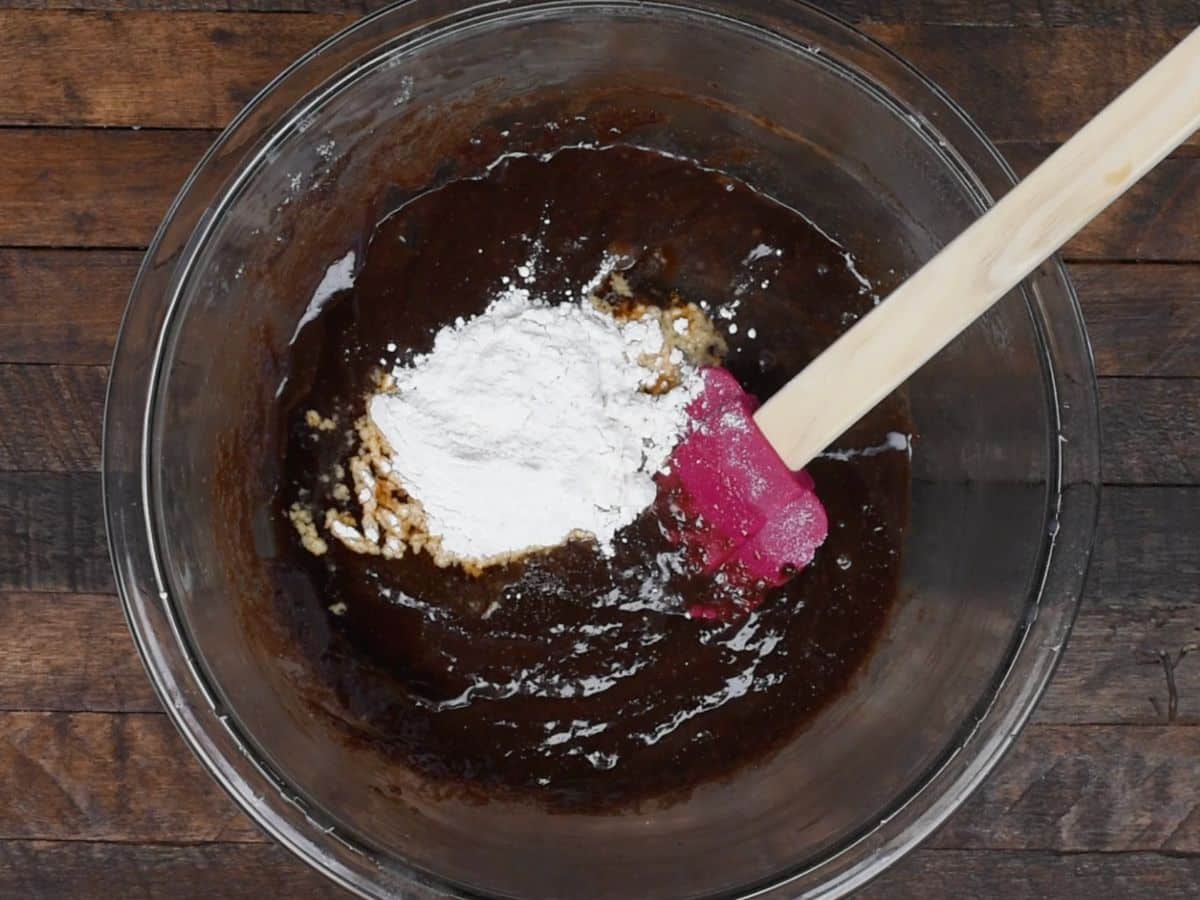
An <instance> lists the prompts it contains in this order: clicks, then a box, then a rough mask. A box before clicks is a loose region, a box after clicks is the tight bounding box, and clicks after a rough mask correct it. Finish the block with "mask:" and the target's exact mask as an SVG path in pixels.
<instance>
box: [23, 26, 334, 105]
mask: <svg viewBox="0 0 1200 900" xmlns="http://www.w3.org/2000/svg"><path fill="white" fill-rule="evenodd" d="M354 18H356V17H355V16H336V15H335V16H320V15H312V16H274V15H263V14H258V13H237V14H221V13H217V14H213V13H189V14H186V15H173V16H166V15H161V14H158V13H139V12H129V13H66V12H32V11H22V12H13V11H7V12H0V70H3V71H4V72H5V73H6V78H5V86H6V89H5V90H4V92H3V93H0V123H2V124H7V125H108V126H111V125H141V126H156V127H161V128H221V127H224V126H225V125H226V124H227V123H228V122H229V120H230V119H232V118H233V116H234V115H235V114H236V113H237V111H238V110H239V109H241V108H242V107H243V106H245V104H246V103H247V102H248V101H249V100H250V98H251V97H253V96H254V95H255V93H257V92H258V90H259V88H261V87H262V86H263V85H265V84H266V83H267V82H268V81H270V80H271V79H272V78H273V77H274V76H275V75H276V74H278V73H279V72H280V71H281V70H282V69H283V68H284V67H286V66H287V65H288V64H290V63H291V62H292V61H293V60H295V59H296V58H297V57H299V56H300V55H302V54H303V53H304V52H305V51H307V50H309V49H310V48H311V47H313V46H314V45H316V44H317V43H319V42H320V41H321V40H323V39H324V38H326V37H328V36H329V35H330V34H332V33H333V32H335V31H337V30H338V29H339V28H342V27H343V26H345V25H348V24H349V23H350V22H351V21H353V20H354ZM49 72H52V73H54V77H53V78H47V77H46V73H49Z"/></svg>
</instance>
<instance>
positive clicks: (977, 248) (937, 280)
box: [754, 28, 1200, 469]
mask: <svg viewBox="0 0 1200 900" xmlns="http://www.w3.org/2000/svg"><path fill="white" fill-rule="evenodd" d="M1197 128H1200V28H1198V29H1196V31H1193V32H1192V33H1191V34H1190V35H1189V36H1188V37H1187V38H1185V39H1184V40H1183V42H1182V43H1181V44H1180V45H1179V46H1178V47H1176V48H1175V49H1174V50H1172V51H1171V52H1170V53H1169V54H1168V55H1167V56H1166V57H1164V58H1163V59H1162V60H1161V61H1160V62H1159V63H1158V64H1157V65H1156V66H1155V67H1154V68H1153V69H1151V70H1150V71H1149V72H1147V73H1146V74H1145V75H1143V76H1142V78H1141V79H1139V80H1138V81H1137V83H1135V84H1134V85H1133V86H1132V87H1130V88H1129V89H1128V90H1127V91H1125V93H1124V94H1122V95H1121V96H1120V97H1118V98H1117V99H1116V100H1115V101H1113V103H1112V104H1111V105H1110V106H1108V108H1106V109H1105V110H1104V111H1103V112H1102V113H1100V115H1098V116H1096V118H1094V119H1093V120H1092V121H1091V122H1089V123H1088V124H1087V125H1086V126H1084V128H1083V130H1082V131H1080V132H1079V133H1078V134H1076V135H1075V136H1074V137H1073V138H1071V140H1069V141H1068V142H1067V143H1066V144H1064V145H1063V146H1062V147H1061V148H1060V149H1059V150H1058V151H1057V152H1056V153H1055V154H1054V155H1053V156H1051V157H1050V158H1049V159H1047V160H1046V161H1045V162H1044V163H1042V165H1041V166H1039V167H1038V168H1037V169H1036V170H1035V171H1034V172H1033V174H1031V175H1030V176H1029V177H1028V178H1026V179H1025V180H1024V181H1022V182H1021V183H1020V184H1019V185H1017V186H1016V187H1015V188H1013V189H1012V191H1010V192H1009V193H1008V194H1007V195H1006V196H1005V197H1004V198H1003V199H1002V200H1001V201H1000V202H999V203H997V204H996V205H995V206H994V207H993V208H992V209H991V210H990V211H989V212H988V213H987V214H986V215H984V216H983V217H982V218H980V219H979V220H978V221H977V222H975V223H974V224H973V225H971V226H970V227H969V228H968V229H967V230H966V231H964V232H963V233H962V234H961V235H959V237H958V238H956V239H955V240H954V241H953V242H952V243H950V244H949V245H948V246H947V247H946V248H945V249H943V250H942V252H941V253H939V254H938V255H937V256H935V257H934V258H933V259H932V260H930V261H929V262H928V263H926V265H925V266H924V267H922V268H921V270H920V271H918V272H917V273H916V274H915V275H913V276H912V278H910V279H909V280H908V281H906V282H905V283H904V284H903V285H902V286H901V287H899V288H898V289H897V290H896V291H895V292H894V293H892V294H891V296H889V297H888V298H887V299H886V300H885V301H884V302H883V303H881V304H880V305H879V306H877V307H876V308H875V309H873V310H872V311H871V312H870V313H868V314H867V315H866V316H864V317H863V318H862V319H860V320H859V321H858V322H857V323H856V324H855V325H854V327H852V328H851V329H850V330H849V331H847V332H846V333H845V334H844V335H842V337H840V338H839V339H838V340H837V341H835V342H834V343H833V344H832V345H831V346H830V347H829V348H828V349H827V350H826V351H825V352H824V353H822V354H821V355H820V356H819V357H817V359H816V360H814V361H813V362H812V363H811V364H810V365H809V366H808V367H807V368H805V369H804V371H802V372H801V373H800V374H799V375H797V376H796V377H795V378H793V379H792V380H791V381H790V382H788V384H787V385H786V386H784V388H783V390H781V391H780V392H779V393H777V394H776V395H775V396H774V397H772V398H771V399H770V400H768V401H767V402H766V403H765V404H764V405H763V406H762V407H761V408H760V409H759V410H758V412H757V414H756V415H755V417H754V418H755V422H756V423H757V424H758V426H759V427H760V428H761V429H762V430H763V432H764V433H765V434H766V436H767V439H768V440H769V441H770V442H771V444H772V445H773V446H774V447H775V449H776V450H777V451H778V452H779V455H780V456H782V457H783V459H784V461H785V462H786V463H787V464H788V466H789V467H790V468H792V469H800V468H802V467H803V466H805V465H806V464H807V463H808V462H809V461H810V460H811V459H812V458H813V457H815V456H816V455H817V454H818V453H820V452H821V451H822V450H823V449H825V447H827V446H828V445H829V444H830V443H831V442H832V441H834V440H835V439H836V438H837V437H839V436H840V435H841V434H842V433H843V432H844V431H845V430H846V429H847V428H849V427H850V426H851V425H853V424H854V423H855V422H856V421H858V419H860V418H861V417H862V416H863V415H864V414H865V413H867V412H868V411H870V410H871V408H872V407H874V406H875V404H877V403H878V402H879V401H880V400H882V399H883V398H884V397H885V396H887V395H888V394H889V393H890V392H891V391H892V390H894V389H895V388H896V387H898V386H899V385H900V384H902V383H903V382H904V380H905V379H906V378H908V376H909V375H911V374H912V373H913V372H915V371H916V370H917V369H918V368H920V367H921V366H922V365H923V364H924V363H925V362H926V361H927V360H928V359H929V358H930V357H931V356H933V355H934V354H935V353H937V352H938V351H939V350H941V349H942V348H943V347H944V346H946V344H948V343H949V342H950V341H951V340H952V339H953V338H954V337H956V336H957V335H958V334H959V333H961V332H962V331H963V330H964V329H966V327H967V326H968V325H970V324H971V323H972V322H974V321H975V320H976V319H977V318H979V317H980V316H981V315H982V314H983V313H984V312H985V311H986V310H987V309H988V308H990V307H991V306H992V304H994V303H995V302H996V301H997V300H999V299H1000V298H1001V297H1003V296H1004V295H1005V294H1007V293H1008V292H1009V291H1010V290H1011V289H1012V288H1014V287H1016V286H1017V285H1018V284H1020V282H1021V280H1022V279H1024V278H1025V277H1026V276H1027V275H1029V273H1030V272H1032V271H1033V270H1034V269H1035V268H1037V266H1038V265H1040V264H1041V263H1042V262H1043V261H1044V260H1045V259H1047V258H1048V257H1049V256H1050V255H1051V254H1053V253H1054V252H1055V251H1056V250H1058V249H1059V248H1060V247H1062V246H1063V244H1065V243H1066V242H1067V241H1068V240H1070V239H1071V238H1072V237H1073V236H1074V235H1075V234H1076V233H1077V232H1078V231H1079V230H1080V229H1081V228H1083V226H1084V225H1086V224H1087V223H1088V222H1090V221H1091V220H1092V219H1093V218H1095V217H1096V216H1097V215H1098V214H1099V213H1100V212H1101V211H1102V210H1103V209H1104V208H1105V207H1107V206H1108V205H1109V204H1110V203H1112V202H1113V200H1115V199H1116V198H1117V197H1119V196H1121V194H1123V193H1125V191H1126V190H1128V188H1129V187H1130V186H1131V185H1132V184H1133V183H1134V182H1136V181H1137V180H1138V179H1140V178H1141V177H1142V176H1143V175H1144V174H1146V172H1147V171H1149V170H1150V169H1151V168H1153V167H1154V166H1155V165H1157V164H1158V162H1159V161H1160V160H1162V159H1163V157H1165V156H1166V155H1167V154H1168V153H1170V152H1171V151H1172V150H1174V149H1175V148H1176V147H1178V146H1179V145H1180V144H1182V143H1183V142H1184V141H1185V140H1186V139H1187V138H1188V136H1189V135H1191V134H1192V133H1193V132H1195V131H1196V130H1197ZM1198 214H1200V211H1198Z"/></svg>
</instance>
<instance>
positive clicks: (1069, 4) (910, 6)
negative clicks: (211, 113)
mask: <svg viewBox="0 0 1200 900" xmlns="http://www.w3.org/2000/svg"><path fill="white" fill-rule="evenodd" d="M813 2H815V3H816V5H817V6H820V7H821V8H823V9H825V10H828V11H829V12H831V13H833V14H834V15H837V16H840V17H842V18H843V19H846V20H848V21H850V22H853V23H858V24H862V23H903V24H910V25H911V24H934V25H992V26H995V25H1003V26H1063V25H1086V26H1097V25H1102V26H1127V27H1135V28H1164V27H1172V26H1182V25H1191V24H1195V23H1196V22H1197V18H1198V16H1197V12H1196V7H1195V4H1194V3H1193V2H1192V0H1138V2H1131V0H813ZM386 5H387V0H0V9H31V10H48V9H83V10H113V11H118V10H204V11H214V12H216V11H232V12H332V13H365V12H370V11H372V10H375V9H379V8H381V7H383V6H386Z"/></svg>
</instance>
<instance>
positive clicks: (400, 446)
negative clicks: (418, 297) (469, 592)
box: [368, 289, 702, 562]
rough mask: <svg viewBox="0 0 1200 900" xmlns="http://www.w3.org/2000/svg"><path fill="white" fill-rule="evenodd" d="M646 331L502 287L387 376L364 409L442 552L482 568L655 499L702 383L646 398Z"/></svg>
mask: <svg viewBox="0 0 1200 900" xmlns="http://www.w3.org/2000/svg"><path fill="white" fill-rule="evenodd" d="M662 348H663V333H662V329H661V326H660V324H659V322H658V321H657V320H655V319H652V318H643V319H637V320H633V321H626V322H621V321H618V320H616V319H614V318H613V317H612V316H610V315H609V314H607V313H605V312H602V311H600V310H598V309H596V308H595V307H593V306H592V305H591V304H588V303H574V302H567V303H561V304H557V305H551V304H548V303H544V302H540V301H538V300H536V299H531V298H530V296H529V294H528V293H527V292H526V291H525V290H520V289H517V290H510V291H508V292H506V293H505V294H502V295H501V296H499V297H498V298H497V299H496V300H494V301H493V302H492V303H491V305H490V306H489V307H488V308H487V310H486V311H485V312H484V313H483V314H481V315H479V316H477V317H475V318H473V319H470V320H467V321H462V320H460V321H459V322H456V323H455V324H454V325H451V326H448V327H446V328H444V329H442V331H440V332H439V333H438V334H437V336H436V338H435V341H434V347H433V350H432V351H431V352H430V353H428V354H426V355H424V356H419V357H417V358H416V359H414V360H413V361H412V362H411V363H410V364H408V365H406V366H402V367H398V368H396V369H395V370H394V371H393V372H392V379H393V384H392V386H391V387H390V388H389V389H388V390H387V391H386V392H383V393H379V394H376V395H375V396H374V397H373V398H371V401H370V404H369V407H368V413H369V415H370V419H371V421H372V422H373V423H374V425H375V427H376V428H377V429H378V430H379V432H380V433H381V434H382V435H383V437H384V438H385V439H386V441H387V443H388V444H389V445H390V449H391V456H392V463H393V466H394V476H393V477H395V479H396V480H397V481H399V482H400V484H401V485H402V486H403V487H404V489H405V490H406V491H407V492H408V493H409V494H410V495H411V496H412V497H414V498H415V499H416V500H418V501H419V502H420V503H421V505H422V507H423V508H424V511H425V515H426V518H427V525H428V530H429V532H430V533H431V534H432V535H437V536H439V537H440V539H441V550H442V551H443V552H444V553H448V554H452V555H454V556H457V557H459V558H461V559H466V560H473V561H479V562H486V561H488V560H492V559H497V558H504V557H508V556H511V555H512V554H514V553H519V552H521V551H524V550H528V549H534V548H538V547H549V546H554V545H557V544H560V543H562V542H564V541H565V540H567V539H569V538H571V537H579V536H583V535H590V536H592V537H594V538H595V539H596V541H597V542H598V543H599V545H600V547H601V549H602V550H603V551H604V552H606V553H611V552H612V539H613V536H614V535H615V533H616V532H617V531H618V530H619V529H621V528H622V527H624V526H625V525H628V524H629V523H631V522H632V521H633V520H634V519H635V518H637V516H638V514H639V513H641V512H642V510H644V509H645V508H646V507H648V506H649V505H650V504H651V503H652V502H653V500H654V497H655V492H656V486H655V483H654V480H653V476H654V474H655V473H656V472H658V471H659V470H660V469H661V468H662V467H663V466H664V465H665V463H666V462H667V459H668V457H669V456H670V454H671V451H672V450H673V449H674V447H675V445H676V444H677V443H678V442H679V440H680V438H681V437H682V436H683V434H684V433H685V432H686V430H687V427H688V415H687V407H688V404H689V403H690V402H691V400H692V399H693V397H695V396H696V394H697V393H698V392H699V391H700V390H701V388H702V381H701V379H700V378H699V377H695V374H696V373H695V369H694V368H691V367H688V369H687V370H686V372H685V377H684V379H683V383H682V384H680V385H679V386H678V387H676V388H674V389H673V390H669V391H666V392H665V393H660V394H657V395H656V394H651V393H648V392H647V391H646V390H645V388H646V387H647V386H648V384H647V382H648V380H649V381H650V382H653V381H654V379H655V376H654V375H653V374H648V372H647V369H646V368H645V366H644V364H639V360H641V361H642V362H643V363H644V359H645V357H647V356H649V355H653V354H656V353H659V352H660V351H661V350H662Z"/></svg>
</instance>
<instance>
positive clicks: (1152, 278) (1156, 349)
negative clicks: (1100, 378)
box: [1070, 263, 1200, 377]
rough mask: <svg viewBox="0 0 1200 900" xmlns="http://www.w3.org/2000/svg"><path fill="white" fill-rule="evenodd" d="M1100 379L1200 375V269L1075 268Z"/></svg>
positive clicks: (1144, 265)
mask: <svg viewBox="0 0 1200 900" xmlns="http://www.w3.org/2000/svg"><path fill="white" fill-rule="evenodd" d="M1070 273H1071V280H1072V281H1073V282H1074V284H1075V289H1076V291H1077V292H1078V293H1079V299H1080V303H1081V305H1082V306H1083V314H1084V319H1085V320H1086V322H1087V330H1088V336H1089V337H1090V338H1091V341H1092V350H1093V352H1094V353H1095V355H1096V371H1097V372H1098V373H1099V374H1101V375H1112V376H1124V377H1146V376H1171V377H1181V376H1191V377H1196V376H1200V266H1171V265H1154V264H1147V263H1138V264H1136V265H1109V264H1103V263H1100V264H1095V265H1073V266H1070Z"/></svg>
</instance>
